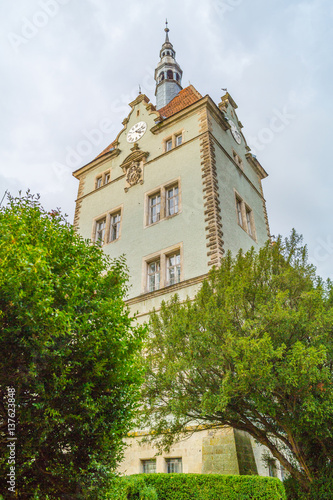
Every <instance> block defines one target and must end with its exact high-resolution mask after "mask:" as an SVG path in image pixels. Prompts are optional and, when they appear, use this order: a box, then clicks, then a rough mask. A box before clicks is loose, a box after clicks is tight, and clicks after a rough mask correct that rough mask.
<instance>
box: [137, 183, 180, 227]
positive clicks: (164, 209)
mask: <svg viewBox="0 0 333 500" xmlns="http://www.w3.org/2000/svg"><path fill="white" fill-rule="evenodd" d="M171 189H173V190H175V189H177V190H178V191H177V193H174V194H173V196H172V197H170V198H169V191H170V190H171ZM158 195H159V196H160V203H159V217H158V218H156V220H153V217H152V206H151V200H152V199H153V198H154V197H156V196H158ZM171 199H173V200H174V202H173V207H174V213H170V212H171V210H170V206H169V201H170V200H171ZM181 211H182V206H181V184H180V177H178V178H177V179H173V180H172V181H170V182H168V183H166V184H164V185H161V186H157V187H156V188H155V189H153V190H151V191H148V192H147V193H145V209H144V224H143V227H144V228H147V227H150V226H153V225H155V224H158V223H159V222H161V221H163V220H166V219H170V218H172V217H175V216H177V215H179V214H180V213H181Z"/></svg>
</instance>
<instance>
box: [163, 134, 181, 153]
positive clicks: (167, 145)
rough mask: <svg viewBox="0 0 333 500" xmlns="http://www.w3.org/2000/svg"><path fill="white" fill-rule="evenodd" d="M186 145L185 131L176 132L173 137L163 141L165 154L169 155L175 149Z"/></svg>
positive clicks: (170, 136)
mask: <svg viewBox="0 0 333 500" xmlns="http://www.w3.org/2000/svg"><path fill="white" fill-rule="evenodd" d="M179 138H180V144H178V139H179ZM182 144H184V129H182V130H178V131H177V132H174V133H173V134H172V135H168V136H167V137H164V139H163V149H164V152H165V153H169V152H170V151H172V150H173V149H176V148H179V147H180V146H182Z"/></svg>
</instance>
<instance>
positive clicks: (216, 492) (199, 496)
mask: <svg viewBox="0 0 333 500" xmlns="http://www.w3.org/2000/svg"><path fill="white" fill-rule="evenodd" d="M120 484H122V488H123V492H122V494H121V493H120V491H119V490H118V493H117V496H115V497H113V496H111V499H112V500H126V499H128V500H135V499H137V498H140V499H141V500H157V499H158V500H194V499H195V500H259V499H260V500H285V498H286V496H285V491H284V488H283V485H282V483H281V481H279V480H278V479H275V478H267V477H260V476H227V475H218V474H140V475H136V476H131V477H130V478H123V479H121V480H120ZM111 499H110V500H111Z"/></svg>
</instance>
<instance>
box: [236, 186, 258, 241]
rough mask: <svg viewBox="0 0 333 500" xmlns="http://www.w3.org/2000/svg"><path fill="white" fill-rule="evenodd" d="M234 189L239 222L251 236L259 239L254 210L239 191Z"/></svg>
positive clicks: (255, 239)
mask: <svg viewBox="0 0 333 500" xmlns="http://www.w3.org/2000/svg"><path fill="white" fill-rule="evenodd" d="M234 191H235V208H236V217H237V223H238V225H239V226H240V227H241V228H242V229H243V230H244V231H245V232H246V233H247V234H248V235H249V236H250V238H252V239H253V240H254V241H257V232H256V226H255V221H254V214H253V210H252V208H251V207H250V206H249V205H248V204H247V203H245V201H244V200H243V198H242V197H241V196H240V195H239V193H237V191H236V190H234ZM240 219H241V220H240ZM241 221H242V222H241Z"/></svg>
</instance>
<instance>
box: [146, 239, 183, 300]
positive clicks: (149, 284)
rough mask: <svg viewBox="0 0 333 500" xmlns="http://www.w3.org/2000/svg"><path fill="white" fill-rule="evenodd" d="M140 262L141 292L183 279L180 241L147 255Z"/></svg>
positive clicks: (153, 289)
mask: <svg viewBox="0 0 333 500" xmlns="http://www.w3.org/2000/svg"><path fill="white" fill-rule="evenodd" d="M142 264H143V269H142V271H143V272H142V291H143V293H149V292H154V291H155V290H160V289H161V288H164V287H166V286H170V285H175V284H177V283H180V281H181V280H183V279H184V277H183V250H182V243H179V244H178V245H174V246H172V247H169V248H165V249H164V250H161V251H159V252H156V253H154V254H151V255H147V256H146V257H145V258H144V259H143V262H142Z"/></svg>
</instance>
